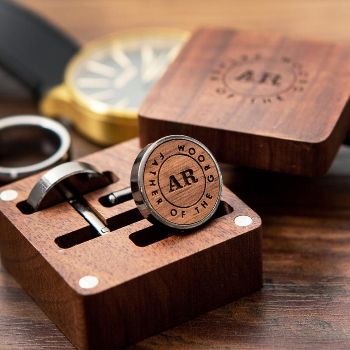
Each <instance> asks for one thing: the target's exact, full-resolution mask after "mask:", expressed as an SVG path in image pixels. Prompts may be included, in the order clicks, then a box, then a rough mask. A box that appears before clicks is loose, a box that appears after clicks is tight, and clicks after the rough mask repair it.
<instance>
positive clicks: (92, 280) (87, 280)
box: [79, 276, 99, 289]
mask: <svg viewBox="0 0 350 350" xmlns="http://www.w3.org/2000/svg"><path fill="white" fill-rule="evenodd" d="M98 282H99V281H98V278H97V277H96V276H84V277H82V278H81V279H80V280H79V286H80V288H83V289H91V288H95V287H96V286H97V285H98Z"/></svg>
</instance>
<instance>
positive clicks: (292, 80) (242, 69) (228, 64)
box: [211, 54, 308, 103]
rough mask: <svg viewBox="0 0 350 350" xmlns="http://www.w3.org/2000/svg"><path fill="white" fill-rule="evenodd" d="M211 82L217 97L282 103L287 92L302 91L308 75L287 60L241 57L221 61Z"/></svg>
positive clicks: (292, 61)
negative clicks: (214, 86) (213, 84)
mask: <svg viewBox="0 0 350 350" xmlns="http://www.w3.org/2000/svg"><path fill="white" fill-rule="evenodd" d="M211 80H212V81H214V82H215V85H216V90H215V91H216V93H217V94H218V95H222V96H225V97H227V98H229V99H231V98H234V97H235V96H239V97H241V98H242V97H243V98H247V99H248V100H249V101H250V102H251V103H255V102H259V101H260V102H263V103H271V102H273V101H283V100H284V99H285V98H286V97H287V94H288V93H290V92H302V91H304V88H305V84H307V82H308V73H307V72H306V71H305V70H304V68H303V66H302V64H300V63H299V62H296V61H294V60H293V59H291V58H290V57H286V56H282V57H264V56H262V55H260V54H255V55H251V56H248V55H241V56H240V57H236V58H232V59H226V60H224V61H222V62H221V63H220V64H219V65H218V66H217V67H216V68H215V69H214V70H213V72H212V75H211Z"/></svg>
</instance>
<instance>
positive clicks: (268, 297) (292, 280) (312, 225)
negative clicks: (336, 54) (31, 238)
mask: <svg viewBox="0 0 350 350" xmlns="http://www.w3.org/2000/svg"><path fill="white" fill-rule="evenodd" d="M21 2H22V3H24V4H26V5H28V6H29V7H31V8H33V9H35V10H37V11H39V12H40V13H42V14H43V15H45V16H47V17H48V18H50V19H51V20H52V21H54V22H55V23H57V24H59V25H60V26H61V27H62V28H64V29H65V30H66V31H68V32H69V33H70V34H72V35H74V36H75V37H76V38H77V39H78V40H79V41H80V42H82V43H83V42H86V41H88V40H90V39H93V38H98V37H100V36H101V35H103V34H107V33H110V32H113V31H116V30H118V29H119V28H126V27H134V26H151V25H162V26H166V25H167V26H177V27H181V28H185V29H192V28H194V27H196V26H197V25H202V24H213V25H214V24H215V25H226V26H236V27H239V28H248V29H249V28H251V29H258V30H265V31H279V32H281V33H286V34H289V35H294V36H300V37H315V38H318V39H332V40H338V41H341V42H348V43H349V44H350V34H349V30H348V29H349V23H350V22H349V21H350V2H349V1H345V0H344V1H332V0H314V1H311V0H309V1H301V0H296V1H276V0H268V1H259V0H248V1H245V0H241V1H229V0H226V1H221V0H218V1H209V0H207V1H189V0H187V1H185V0H182V1H171V2H167V1H161V0H149V1H147V6H145V1H143V0H139V1H134V0H132V1H127V0H124V1H112V0H111V1H106V0H102V1H92V0H75V1H69V0H60V1H57V0H56V1H45V0H25V1H24V0H22V1H21ZM71 8H73V10H70V9H71ZM96 13H98V14H99V16H96ZM96 18H98V20H96ZM35 111H36V106H35V103H34V102H33V101H32V100H31V97H30V94H29V93H28V92H27V91H26V90H25V89H23V88H22V87H21V86H20V85H19V84H17V83H16V82H14V81H13V80H11V79H10V78H9V77H8V76H7V75H6V74H5V73H3V72H0V116H5V115H8V114H13V113H33V112H35ZM95 149H97V148H96V147H95V146H94V145H91V144H89V143H87V142H86V141H84V140H83V139H82V138H80V137H79V136H78V135H75V134H74V155H75V156H79V155H83V154H86V153H89V152H91V151H93V150H95ZM225 173H226V176H225V177H226V182H227V183H228V184H229V185H230V187H232V188H233V189H234V190H235V192H236V193H237V194H239V195H240V196H241V198H242V199H244V200H245V201H246V202H247V203H248V204H249V205H250V206H251V207H252V208H254V209H255V210H256V211H257V212H258V213H259V214H260V215H261V216H262V218H263V223H264V240H263V256H264V288H263V289H262V290H261V291H259V292H257V293H255V294H252V295H250V296H248V297H245V298H243V299H241V300H239V301H237V302H234V303H232V304H229V305H226V306H225V307H222V308H220V309H217V310H214V311H212V312H210V313H208V314H205V315H202V316H200V317H198V318H196V319H194V320H192V321H189V322H187V323H184V324H183V325H180V326H178V327H175V328H173V329H170V330H168V331H166V332H164V333H162V334H160V335H157V336H154V337H152V338H149V339H146V340H145V341H143V342H141V343H140V344H137V345H135V347H134V348H135V349H153V348H158V349H169V348H173V349H253V348H258V349H299V348H310V349H315V348H317V349H329V348H334V349H349V348H350V150H349V149H346V148H345V147H344V148H343V149H341V151H340V153H339V155H338V157H337V159H336V161H335V163H334V165H333V167H332V169H331V171H330V172H329V174H328V175H327V176H324V177H323V178H320V179H300V178H293V177H288V176H282V175H272V174H267V173H263V172H258V171H251V170H237V169H232V170H231V171H229V170H227V171H225ZM72 348H73V347H72V345H70V343H69V342H68V341H67V340H66V339H65V337H64V336H63V335H62V334H61V333H60V332H59V331H58V330H57V329H56V327H55V326H54V325H53V324H52V323H51V322H50V321H49V320H48V319H47V317H46V316H45V315H44V314H43V313H42V312H41V310H40V309H39V308H38V307H37V306H36V305H35V304H34V303H33V301H32V300H31V299H30V298H29V297H28V296H27V295H26V294H25V293H24V292H23V291H22V290H21V288H20V287H19V286H18V285H17V283H16V282H15V281H14V280H13V279H12V277H11V276H9V275H8V274H7V273H6V271H4V269H3V268H2V267H0V349H1V350H5V349H16V350H17V349H18V350H20V349H21V350H26V349H33V350H34V349H35V350H39V349H72Z"/></svg>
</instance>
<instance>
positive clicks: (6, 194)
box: [0, 190, 18, 202]
mask: <svg viewBox="0 0 350 350" xmlns="http://www.w3.org/2000/svg"><path fill="white" fill-rule="evenodd" d="M17 196H18V193H17V191H15V190H5V191H2V192H0V199H1V200H2V201H5V202H9V201H13V200H15V199H16V198H17Z"/></svg>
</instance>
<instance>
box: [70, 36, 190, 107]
mask: <svg viewBox="0 0 350 350" xmlns="http://www.w3.org/2000/svg"><path fill="white" fill-rule="evenodd" d="M181 33H182V35H180V33H177V34H176V35H174V34H173V33H171V34H169V33H165V34H159V33H158V34H152V33H150V34H143V35H137V34H135V35H127V36H125V37H123V36H122V35H121V36H117V35H115V36H113V37H110V38H108V39H105V40H102V41H100V42H99V43H95V44H93V45H90V46H89V47H88V48H87V49H85V50H84V51H83V53H82V54H81V55H79V56H78V57H77V58H76V59H75V60H74V61H73V62H72V64H71V67H70V69H69V75H68V80H69V82H68V83H69V86H71V87H72V88H73V91H74V92H75V93H76V94H78V95H79V97H80V98H82V99H83V100H85V101H88V103H89V104H90V105H93V106H94V107H95V108H98V109H100V110H103V111H105V110H116V111H118V110H119V111H120V110H122V111H124V110H126V111H127V110H129V111H135V112H136V111H137V110H138V108H139V106H140V105H141V103H142V101H143V99H144V97H145V96H146V94H147V92H148V91H149V90H150V88H151V87H152V86H153V84H154V83H155V82H156V81H157V80H158V79H159V78H160V77H161V76H162V74H163V73H164V72H165V70H166V68H167V67H168V65H169V64H170V63H171V62H172V61H173V60H174V58H175V57H176V55H177V54H178V52H179V50H180V49H181V47H182V45H183V43H184V40H185V34H184V32H181Z"/></svg>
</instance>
